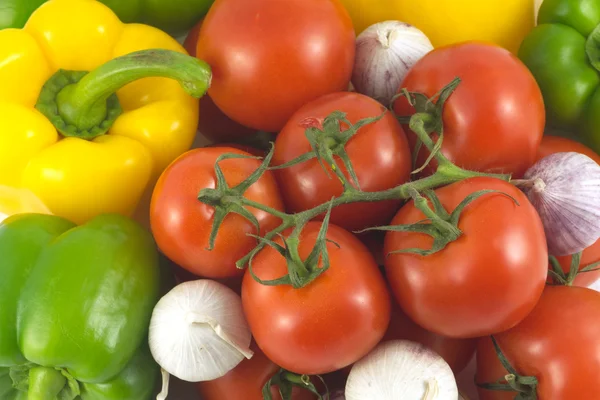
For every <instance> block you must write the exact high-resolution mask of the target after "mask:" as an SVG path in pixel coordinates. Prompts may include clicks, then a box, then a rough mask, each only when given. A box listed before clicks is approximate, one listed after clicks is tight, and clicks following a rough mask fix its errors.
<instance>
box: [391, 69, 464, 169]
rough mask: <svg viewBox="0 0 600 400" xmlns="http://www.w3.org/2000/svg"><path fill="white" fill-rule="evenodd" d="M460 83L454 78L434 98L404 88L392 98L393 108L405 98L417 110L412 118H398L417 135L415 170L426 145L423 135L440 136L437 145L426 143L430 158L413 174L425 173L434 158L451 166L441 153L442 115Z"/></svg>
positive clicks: (414, 155) (442, 163)
mask: <svg viewBox="0 0 600 400" xmlns="http://www.w3.org/2000/svg"><path fill="white" fill-rule="evenodd" d="M460 81H461V80H460V78H458V77H456V78H454V79H453V80H452V81H451V82H450V83H449V84H447V85H446V86H444V87H443V88H442V90H440V91H439V92H438V93H436V94H435V95H433V96H432V97H427V96H426V95H425V94H424V93H420V92H409V91H408V90H407V89H405V88H403V89H402V90H401V91H400V93H398V94H397V95H396V96H394V97H393V98H392V102H391V106H392V107H393V105H394V103H395V101H396V100H397V99H398V98H400V97H404V98H406V100H407V101H408V103H409V104H410V105H411V106H412V107H413V108H414V109H415V114H413V115H411V116H396V118H397V119H398V121H399V122H400V123H402V124H408V125H409V128H410V130H411V131H413V133H415V134H416V135H417V141H416V142H415V148H414V149H413V153H412V154H413V168H415V167H416V162H417V158H418V155H419V153H420V151H421V147H422V146H423V144H424V140H423V135H424V134H425V135H427V138H429V139H431V137H430V134H431V133H434V132H435V133H437V134H438V139H437V141H436V142H435V143H433V141H430V143H429V145H427V143H425V144H426V147H427V148H428V149H429V156H428V157H427V160H426V161H425V162H424V163H423V165H422V166H420V167H419V168H417V169H415V170H414V171H413V172H412V173H413V174H417V173H419V172H421V171H423V170H424V169H425V168H426V167H427V166H428V165H429V163H430V162H431V161H432V160H433V159H434V158H436V159H438V163H439V164H440V165H448V164H451V163H450V161H449V160H448V159H447V158H446V157H445V156H444V155H443V154H441V152H440V150H441V148H442V142H443V136H444V121H443V118H442V115H443V112H444V106H445V104H446V101H447V100H448V99H449V98H450V96H451V95H452V93H454V91H455V90H456V88H457V87H458V85H459V84H460ZM438 153H439V154H438Z"/></svg>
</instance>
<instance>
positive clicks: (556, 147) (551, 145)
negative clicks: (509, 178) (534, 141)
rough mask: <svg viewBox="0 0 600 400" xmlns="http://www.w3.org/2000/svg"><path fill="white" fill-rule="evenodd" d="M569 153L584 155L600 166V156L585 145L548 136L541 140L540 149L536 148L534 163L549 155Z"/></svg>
mask: <svg viewBox="0 0 600 400" xmlns="http://www.w3.org/2000/svg"><path fill="white" fill-rule="evenodd" d="M571 151H572V152H576V153H581V154H585V155H586V156H588V157H589V158H591V159H592V160H594V161H596V162H597V163H598V164H600V156H599V155H598V154H596V152H595V151H594V150H592V149H590V148H589V147H587V146H586V145H583V144H581V143H579V142H576V141H574V140H571V139H567V138H564V137H560V136H549V135H545V136H544V137H543V138H542V142H541V144H540V147H539V148H538V152H537V155H536V157H535V161H536V162H537V161H539V160H541V159H542V158H544V157H546V156H549V155H550V154H554V153H564V152H571Z"/></svg>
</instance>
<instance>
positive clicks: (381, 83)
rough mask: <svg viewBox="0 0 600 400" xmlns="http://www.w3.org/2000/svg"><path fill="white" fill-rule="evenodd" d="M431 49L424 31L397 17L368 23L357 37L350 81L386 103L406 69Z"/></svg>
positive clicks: (368, 94)
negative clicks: (395, 19)
mask: <svg viewBox="0 0 600 400" xmlns="http://www.w3.org/2000/svg"><path fill="white" fill-rule="evenodd" d="M432 49H433V46H432V45H431V42H430V41H429V39H428V38H427V36H425V34H424V33H423V32H421V31H420V30H418V29H417V28H415V27H414V26H412V25H409V24H406V23H404V22H400V21H385V22H379V23H377V24H375V25H371V26H370V27H368V28H367V29H366V30H364V31H363V32H362V33H361V34H360V35H358V38H357V39H356V58H355V63H354V71H353V73H352V84H353V85H354V87H355V89H356V91H357V92H358V93H362V94H364V95H367V96H369V97H372V98H374V99H375V100H377V101H379V102H381V103H382V104H383V105H385V106H388V105H389V104H390V102H391V101H392V97H394V96H395V95H396V93H397V92H398V89H399V88H400V84H401V83H402V81H403V80H404V77H405V76H406V73H407V72H408V70H409V69H410V68H411V67H412V66H413V65H414V64H415V63H416V62H417V61H419V60H420V59H421V58H422V57H423V56H424V55H425V54H427V53H429V52H430V51H431V50H432Z"/></svg>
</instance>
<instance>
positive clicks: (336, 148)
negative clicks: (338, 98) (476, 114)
mask: <svg viewBox="0 0 600 400" xmlns="http://www.w3.org/2000/svg"><path fill="white" fill-rule="evenodd" d="M459 83H460V79H458V78H457V79H455V80H453V81H452V82H451V83H450V84H449V85H448V86H446V87H445V88H444V89H443V90H441V91H440V93H438V94H436V96H434V98H430V99H428V98H426V97H425V96H424V95H422V94H419V93H411V92H407V91H403V93H402V95H403V96H405V97H406V98H407V99H408V100H409V102H411V104H414V105H415V106H418V107H416V109H417V110H418V111H420V112H417V113H416V114H414V115H412V116H411V117H409V118H408V117H400V118H398V119H399V120H407V121H408V124H409V127H410V129H411V130H412V131H413V132H414V134H415V135H416V136H417V138H418V141H419V142H420V143H422V145H423V146H425V147H426V148H427V150H429V152H430V155H429V157H428V159H427V161H426V162H425V165H427V164H428V163H429V162H430V161H432V160H435V161H436V163H437V169H436V171H435V172H434V173H433V174H431V175H429V176H426V177H423V178H421V179H417V180H414V181H409V182H406V183H404V184H401V185H399V186H396V187H393V188H390V189H387V190H382V191H378V192H364V191H362V190H360V184H359V182H358V178H357V176H356V173H355V172H354V169H353V167H352V162H351V160H350V158H349V157H348V154H347V153H346V150H345V146H346V144H347V143H348V141H350V140H351V139H352V137H354V136H355V135H356V134H357V133H358V132H359V131H360V129H361V128H362V127H364V126H366V125H369V124H373V123H377V121H379V120H380V119H381V118H383V116H384V115H385V114H386V113H387V112H391V111H389V110H386V109H383V108H382V114H380V115H378V116H376V117H372V118H365V119H362V120H360V121H358V122H357V123H355V124H352V123H351V122H350V121H349V120H348V119H347V118H346V114H344V113H343V112H340V111H334V112H333V113H331V114H330V115H328V116H327V117H326V118H325V119H324V120H323V121H322V122H321V121H319V120H317V119H316V118H310V119H308V120H306V121H305V128H306V130H305V135H306V138H307V140H308V142H309V143H310V145H311V151H309V152H308V153H306V154H303V155H301V156H299V157H298V158H296V159H294V160H292V161H290V162H288V163H286V164H283V165H279V166H271V165H270V163H271V159H272V157H273V154H274V150H275V147H274V145H272V146H271V150H270V151H269V153H268V154H267V156H266V157H265V158H264V160H263V162H262V164H261V165H260V167H259V168H258V169H257V170H256V171H255V172H254V173H253V174H251V176H249V177H248V178H247V179H246V180H244V181H243V182H241V183H240V184H238V185H237V186H235V187H233V188H230V187H229V186H228V185H227V182H226V181H225V178H224V177H223V173H222V171H221V168H220V166H219V162H221V161H223V160H226V159H232V158H248V157H249V156H240V155H235V154H225V155H222V156H221V157H219V159H218V160H217V161H216V163H215V175H216V177H217V185H216V188H215V189H204V190H202V191H201V192H200V194H199V196H198V199H199V201H201V202H203V203H205V204H208V205H211V206H213V207H215V217H214V222H213V227H212V232H211V236H210V243H209V248H212V246H213V245H214V242H215V238H216V235H217V233H218V229H219V227H220V225H221V223H222V222H223V220H224V218H225V217H226V216H227V215H228V214H229V213H236V214H239V215H241V216H243V217H244V218H246V219H248V220H249V221H251V222H252V223H253V224H254V225H255V226H256V228H257V229H256V231H257V234H258V233H259V232H260V229H259V226H258V222H257V221H256V218H255V217H254V215H253V214H252V213H251V212H250V211H249V209H250V208H255V209H258V210H261V211H263V212H266V213H269V214H271V215H273V216H275V217H277V218H279V219H280V220H281V223H280V225H279V226H277V227H276V228H275V229H273V230H271V231H270V232H267V233H266V234H264V235H263V236H262V237H261V236H255V237H256V239H257V245H256V247H254V248H253V249H252V250H251V251H250V252H249V253H248V254H247V255H246V256H244V257H243V258H242V259H240V260H238V262H237V263H236V265H237V267H238V268H240V269H243V268H245V267H246V266H251V261H252V259H253V258H254V257H255V256H256V255H257V254H258V252H260V251H261V250H262V249H264V248H265V247H266V246H270V247H272V248H274V249H275V250H276V251H278V252H279V253H280V254H281V255H282V256H283V257H285V258H286V260H287V262H288V270H289V273H288V275H287V276H285V277H281V278H280V279H276V280H274V281H269V282H263V281H260V279H258V277H256V276H254V275H253V277H254V279H257V280H258V281H259V282H262V283H264V284H269V285H273V284H289V285H292V286H294V287H296V288H299V287H303V286H305V285H307V284H308V283H310V282H311V281H312V280H314V279H316V278H317V277H318V276H319V275H320V274H321V273H322V272H324V270H326V268H327V265H328V255H327V249H326V247H325V245H326V242H327V240H326V238H325V234H326V230H327V226H326V225H327V224H328V222H329V214H330V213H331V210H332V209H334V208H336V207H339V206H341V205H344V204H351V203H363V202H380V201H385V200H408V199H414V200H415V202H417V201H418V202H423V201H425V202H426V200H425V199H423V200H420V198H422V197H421V196H420V193H425V192H427V193H429V196H428V197H429V198H430V199H431V200H432V201H434V199H432V197H431V194H430V191H432V190H433V189H436V188H439V187H441V186H445V185H448V184H451V183H455V182H459V181H462V180H464V179H468V178H473V177H481V176H484V177H493V178H497V179H502V180H505V181H510V178H511V177H510V175H504V174H488V173H482V172H476V171H468V170H465V169H463V168H460V167H459V166H456V165H454V164H453V163H452V162H451V161H449V160H448V159H447V158H446V157H445V156H444V155H443V154H442V152H441V151H440V150H441V143H442V139H443V123H442V118H441V117H442V111H443V106H444V103H445V102H446V101H447V100H448V98H450V96H451V94H452V92H453V91H454V90H455V89H456V87H457V86H458V84H459ZM435 99H437V102H434V100H435ZM343 127H344V128H343ZM432 133H435V134H436V135H437V137H438V139H437V140H436V141H434V140H433V139H432V137H431V134H432ZM315 158H316V159H317V160H318V162H319V163H321V166H322V167H323V169H324V170H325V173H326V174H327V175H328V176H329V178H330V179H333V177H332V176H331V174H330V173H329V170H331V171H333V173H334V175H335V177H337V179H339V180H340V181H341V182H342V185H343V191H342V193H341V195H340V196H338V197H335V198H333V199H331V201H329V202H326V203H323V204H320V205H318V206H316V207H314V208H312V209H309V210H305V211H302V212H299V213H296V214H288V213H285V212H282V211H279V210H275V209H273V208H271V207H268V206H266V205H264V204H260V203H258V202H255V201H252V200H250V199H247V198H246V197H244V193H245V191H246V190H247V189H248V188H249V187H250V186H251V185H252V184H254V183H255V182H257V181H258V179H260V177H261V176H263V174H264V173H266V172H267V171H269V170H276V169H282V168H288V167H291V166H293V165H297V164H300V163H303V162H306V161H308V160H312V159H315ZM338 161H341V164H342V165H343V167H344V169H345V170H346V173H344V172H343V171H342V169H341V168H340V165H339V164H338ZM425 165H424V166H422V167H420V168H419V169H418V170H417V171H421V170H422V169H423V168H424V167H425ZM328 169H329V170H328ZM417 171H415V172H417ZM476 197H478V196H476ZM476 197H475V198H476ZM472 200H474V198H471V199H470V200H469V201H472ZM438 205H439V204H438ZM438 205H436V204H435V201H434V206H436V207H438ZM421 208H423V207H421ZM438 208H439V207H438ZM423 210H425V208H423ZM435 211H440V210H435ZM424 212H425V214H426V216H427V215H428V214H427V212H426V211H424ZM432 213H434V214H436V213H435V212H434V211H432ZM323 214H327V215H326V216H325V219H324V221H323V225H324V228H323V229H322V232H321V233H322V237H321V235H320V239H319V240H317V243H316V244H315V248H314V249H313V252H312V253H311V255H310V256H309V257H308V258H307V260H301V259H300V257H299V255H298V244H299V237H300V232H301V230H302V228H303V227H304V226H305V225H306V224H307V223H308V222H309V221H311V220H313V219H315V218H317V217H318V216H320V215H323ZM436 215H437V214H436ZM452 215H455V214H452ZM442 216H443V217H444V218H446V216H447V218H451V215H450V214H447V213H446V214H445V215H444V214H442ZM432 218H433V219H432ZM452 218H454V217H452ZM428 220H429V221H430V222H435V223H437V224H438V225H440V224H441V225H443V224H442V222H440V221H441V220H440V219H435V218H434V216H433V214H432V215H428ZM435 223H434V225H435ZM452 223H454V225H456V224H457V221H452ZM445 224H446V225H444V226H446V227H447V226H449V224H450V222H448V221H446V222H445ZM441 225H440V226H441ZM291 228H293V231H292V233H291V235H289V236H288V237H287V238H284V237H283V236H282V233H283V232H284V231H286V230H288V229H291ZM448 229H450V228H448ZM448 229H447V230H448ZM451 230H452V232H454V235H449V237H448V238H449V240H447V241H446V242H444V243H445V244H447V243H449V242H450V241H452V240H455V239H456V237H457V234H458V233H457V232H456V231H457V228H453V229H451ZM450 236H451V237H450ZM278 237H280V238H281V239H282V241H283V244H279V243H276V242H275V239H276V238H278ZM448 238H447V239H448ZM440 243H442V242H440ZM445 244H444V245H445Z"/></svg>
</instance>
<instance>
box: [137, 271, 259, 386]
mask: <svg viewBox="0 0 600 400" xmlns="http://www.w3.org/2000/svg"><path fill="white" fill-rule="evenodd" d="M251 338H252V335H251V333H250V328H249V327H248V323H247V322H246V318H245V316H244V313H243V310H242V302H241V298H240V296H239V295H237V294H236V293H235V292H234V291H233V290H231V289H229V288H228V287H227V286H225V285H222V284H221V283H218V282H215V281H212V280H196V281H190V282H185V283H182V284H180V285H178V286H176V287H175V288H174V289H172V290H171V291H170V292H169V293H167V294H166V295H165V296H164V297H163V298H162V299H161V300H160V301H159V302H158V303H157V305H156V307H155V308H154V311H153V313H152V319H151V321H150V332H149V343H150V350H151V352H152V355H153V357H154V359H155V360H156V362H157V363H158V364H159V365H160V366H161V367H162V369H163V370H164V371H166V372H167V373H169V374H171V375H174V376H176V377H177V378H179V379H182V380H184V381H188V382H200V381H207V380H213V379H217V378H220V377H222V376H223V375H225V374H226V373H227V372H229V371H231V370H232V369H233V368H235V367H236V366H237V365H238V364H239V363H240V362H241V361H242V360H243V359H244V357H245V358H251V357H252V355H253V353H252V351H251V350H250V349H249V346H250V341H251ZM163 383H164V382H163Z"/></svg>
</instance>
